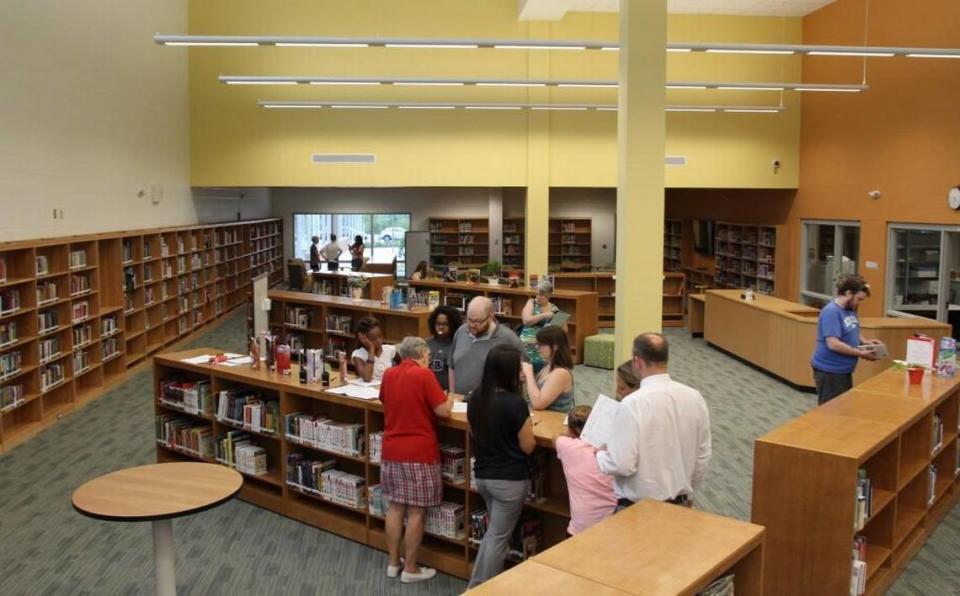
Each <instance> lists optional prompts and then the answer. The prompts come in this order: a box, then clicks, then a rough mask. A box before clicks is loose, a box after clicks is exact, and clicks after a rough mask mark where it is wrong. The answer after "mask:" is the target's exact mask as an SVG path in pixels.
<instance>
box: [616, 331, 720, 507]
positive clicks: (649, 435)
mask: <svg viewBox="0 0 960 596" xmlns="http://www.w3.org/2000/svg"><path fill="white" fill-rule="evenodd" d="M668 355H669V349H668V345H667V340H666V338H664V337H663V336H662V335H660V334H659V333H644V334H642V335H638V336H637V338H636V339H635V340H633V367H634V369H635V370H636V373H637V376H638V377H639V378H640V388H639V389H637V390H636V391H634V392H633V393H631V394H630V395H628V396H626V397H625V398H623V401H622V402H620V408H619V410H618V411H617V415H616V418H615V420H614V424H613V438H612V439H611V440H610V443H609V444H607V445H606V446H605V447H604V448H601V450H600V451H598V452H597V464H598V465H599V466H600V470H601V471H602V472H603V473H605V474H610V475H612V476H613V485H614V490H615V492H616V494H617V500H618V503H617V510H618V511H619V510H620V509H623V508H625V507H629V506H630V505H632V504H633V503H635V502H637V501H639V500H640V499H644V498H649V499H656V500H658V501H668V502H670V503H675V504H677V505H689V504H692V502H693V496H694V494H695V493H696V492H697V491H698V490H699V489H700V484H701V482H702V481H703V476H704V473H705V472H706V469H707V462H709V461H710V413H709V412H708V411H707V403H706V402H705V401H704V399H703V396H702V395H700V392H699V391H697V390H696V389H693V388H691V387H687V386H686V385H683V384H681V383H677V382H676V381H673V380H672V379H670V375H668V374H667V357H668Z"/></svg>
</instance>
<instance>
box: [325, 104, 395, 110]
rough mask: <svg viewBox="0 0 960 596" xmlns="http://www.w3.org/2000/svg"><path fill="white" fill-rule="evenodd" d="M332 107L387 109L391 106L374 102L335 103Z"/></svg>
mask: <svg viewBox="0 0 960 596" xmlns="http://www.w3.org/2000/svg"><path fill="white" fill-rule="evenodd" d="M330 107H331V108H337V109H339V110H348V109H349V110H385V109H387V108H389V107H390V106H387V105H373V104H333V105H331V106H330Z"/></svg>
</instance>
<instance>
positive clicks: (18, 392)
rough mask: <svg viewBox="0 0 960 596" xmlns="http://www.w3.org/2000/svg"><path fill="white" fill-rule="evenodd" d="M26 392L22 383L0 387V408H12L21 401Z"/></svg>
mask: <svg viewBox="0 0 960 596" xmlns="http://www.w3.org/2000/svg"><path fill="white" fill-rule="evenodd" d="M25 396H26V392H25V391H24V389H23V383H19V384H17V385H6V386H4V387H0V410H3V411H7V410H12V409H14V408H16V407H17V406H19V405H20V404H22V403H23V401H24V398H25Z"/></svg>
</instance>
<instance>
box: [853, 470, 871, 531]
mask: <svg viewBox="0 0 960 596" xmlns="http://www.w3.org/2000/svg"><path fill="white" fill-rule="evenodd" d="M871 515H873V484H872V483H871V482H870V479H869V478H867V471H866V470H864V469H863V468H861V469H860V471H859V473H858V476H857V502H856V506H855V508H854V517H853V529H854V530H856V531H859V530H862V529H863V526H864V524H866V522H867V519H869V518H870V516H871Z"/></svg>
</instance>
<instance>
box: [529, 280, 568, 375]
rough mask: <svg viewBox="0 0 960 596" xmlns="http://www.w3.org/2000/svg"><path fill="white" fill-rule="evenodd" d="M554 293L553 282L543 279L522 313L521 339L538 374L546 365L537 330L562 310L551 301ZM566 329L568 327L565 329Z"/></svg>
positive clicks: (535, 372) (534, 370)
mask: <svg viewBox="0 0 960 596" xmlns="http://www.w3.org/2000/svg"><path fill="white" fill-rule="evenodd" d="M552 295H553V284H552V283H550V282H548V281H546V280H541V281H540V283H539V284H537V295H536V296H535V297H533V298H530V299H529V300H527V303H526V304H525V305H524V306H523V311H522V312H521V313H520V318H521V320H522V321H523V327H522V328H521V329H520V334H519V335H520V341H521V342H523V345H524V348H525V349H526V351H527V359H528V360H529V361H530V364H532V365H533V372H534V374H537V373H539V372H540V369H542V368H543V367H544V366H545V365H546V361H545V360H544V359H543V357H541V356H540V351H539V349H538V348H537V332H538V331H540V330H541V329H543V328H544V327H546V326H547V325H548V324H550V320H551V319H552V318H553V315H555V314H557V313H558V312H560V309H559V308H558V307H557V305H556V304H553V303H552V302H550V296H552ZM564 331H566V329H564Z"/></svg>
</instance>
